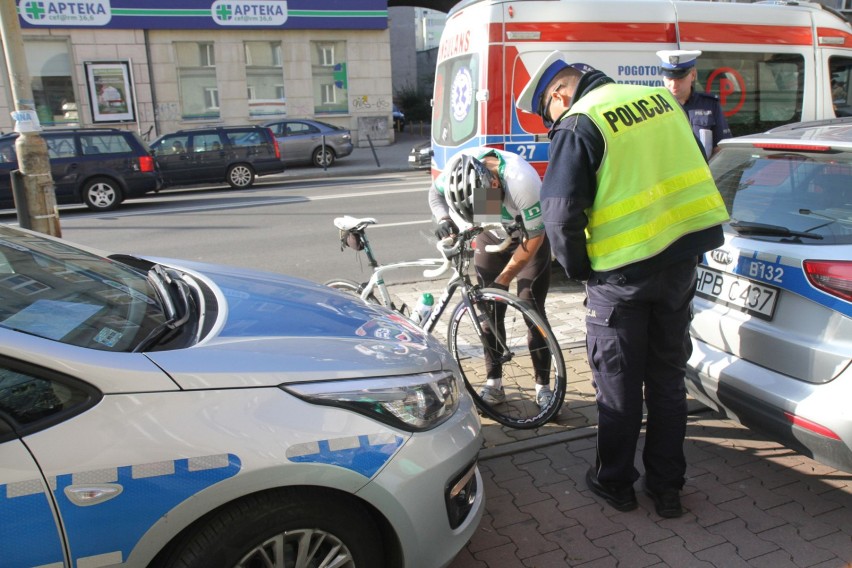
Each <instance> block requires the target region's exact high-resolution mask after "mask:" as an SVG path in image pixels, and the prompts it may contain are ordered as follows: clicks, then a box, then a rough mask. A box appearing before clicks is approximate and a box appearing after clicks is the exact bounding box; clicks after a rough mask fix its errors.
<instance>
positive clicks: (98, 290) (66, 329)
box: [0, 227, 165, 351]
mask: <svg viewBox="0 0 852 568" xmlns="http://www.w3.org/2000/svg"><path fill="white" fill-rule="evenodd" d="M164 321H165V317H164V316H163V311H162V307H161V304H160V302H159V301H158V300H157V295H156V292H155V290H154V288H153V287H152V285H151V284H150V283H149V282H148V279H147V278H146V275H145V274H143V273H140V272H138V271H136V270H133V269H131V268H130V267H127V266H125V265H123V264H121V263H117V262H111V261H108V260H106V259H103V258H101V257H99V256H96V255H93V254H89V253H87V252H85V251H81V250H79V249H76V248H72V247H70V246H68V245H66V244H64V243H61V242H53V241H44V240H40V239H33V238H28V237H27V236H25V235H23V236H22V235H20V234H17V233H14V232H12V231H9V230H8V229H5V228H3V227H0V326H2V327H6V328H9V329H15V330H18V331H22V332H24V333H28V334H30V335H35V336H38V337H43V338H45V339H51V340H54V341H58V342H61V343H67V344H71V345H76V346H80V347H89V348H92V349H99V350H105V351H124V350H128V349H130V348H131V347H132V346H134V345H136V344H138V343H139V342H140V341H141V339H142V338H144V337H146V336H147V335H148V334H149V333H151V331H152V330H154V329H156V328H157V327H159V326H161V325H162V324H163V323H164Z"/></svg>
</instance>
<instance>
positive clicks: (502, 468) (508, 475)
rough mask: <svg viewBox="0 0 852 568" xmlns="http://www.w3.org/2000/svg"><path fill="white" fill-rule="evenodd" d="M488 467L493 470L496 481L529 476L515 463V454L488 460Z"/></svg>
mask: <svg viewBox="0 0 852 568" xmlns="http://www.w3.org/2000/svg"><path fill="white" fill-rule="evenodd" d="M487 467H488V469H489V470H490V471H491V474H492V477H493V478H494V482H495V483H498V484H499V483H500V482H502V481H506V480H509V479H517V478H519V477H529V474H528V473H527V472H525V471H524V470H522V469H521V468H519V467H518V466H517V465H515V462H514V459H513V456H504V457H499V458H495V459H490V460H488V466H487Z"/></svg>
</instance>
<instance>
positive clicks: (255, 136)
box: [225, 129, 267, 147]
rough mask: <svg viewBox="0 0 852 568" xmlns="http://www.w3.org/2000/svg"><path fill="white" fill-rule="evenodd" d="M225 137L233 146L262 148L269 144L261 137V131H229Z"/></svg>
mask: <svg viewBox="0 0 852 568" xmlns="http://www.w3.org/2000/svg"><path fill="white" fill-rule="evenodd" d="M225 135H226V136H227V138H228V142H230V144H231V145H232V146H242V147H251V146H262V145H264V144H266V142H267V141H266V139H265V138H263V136H261V133H260V130H259V129H251V130H228V131H226V133H225Z"/></svg>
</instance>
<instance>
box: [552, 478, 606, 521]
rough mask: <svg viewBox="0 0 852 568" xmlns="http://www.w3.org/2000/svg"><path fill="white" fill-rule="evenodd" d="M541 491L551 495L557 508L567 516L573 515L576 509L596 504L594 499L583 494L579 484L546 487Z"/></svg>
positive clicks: (555, 484) (569, 482) (571, 483)
mask: <svg viewBox="0 0 852 568" xmlns="http://www.w3.org/2000/svg"><path fill="white" fill-rule="evenodd" d="M541 490H542V491H544V492H545V493H548V494H550V496H551V497H553V499H554V500H555V501H556V506H557V508H558V509H559V510H560V511H562V512H563V513H565V514H571V512H572V511H573V510H575V509H578V508H580V507H588V506H589V505H591V504H593V503H594V499H591V498H590V497H589V496H588V495H586V494H584V493H583V492H581V491H580V490H579V488H578V487H577V484H576V483H574V482H572V481H565V482H562V483H554V484H553V485H546V486H545V487H542V488H541Z"/></svg>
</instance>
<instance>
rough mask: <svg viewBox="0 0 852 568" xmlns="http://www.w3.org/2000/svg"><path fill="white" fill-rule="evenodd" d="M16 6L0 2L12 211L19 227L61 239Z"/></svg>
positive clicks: (47, 160)
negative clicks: (12, 133) (11, 135)
mask: <svg viewBox="0 0 852 568" xmlns="http://www.w3.org/2000/svg"><path fill="white" fill-rule="evenodd" d="M16 4H17V3H16V2H14V1H6V0H2V1H0V34H2V39H3V47H4V52H5V55H6V67H7V68H8V70H9V84H10V85H11V87H12V97H13V98H14V100H15V111H14V112H13V113H12V116H13V118H14V119H15V130H17V131H18V132H19V134H20V135H19V136H18V139H17V140H16V141H15V152H16V153H17V155H18V167H19V170H16V171H15V172H12V184H13V187H14V188H15V209H16V210H17V212H18V222H19V224H20V225H21V226H22V227H25V228H29V229H33V230H35V231H39V232H41V233H45V234H48V235H53V236H55V237H59V236H62V235H61V231H60V228H59V211H58V209H57V208H56V193H55V191H54V189H53V178H52V177H51V175H50V160H49V159H48V157H47V144H46V143H45V141H44V138H42V137H41V135H40V134H39V131H40V130H41V126H40V125H39V122H38V115H37V114H36V110H35V100H34V98H33V91H32V85H31V84H30V74H29V71H28V70H27V59H26V56H25V54H24V40H23V38H22V36H21V23H20V22H19V21H18V10H17V6H16ZM22 201H23V203H22Z"/></svg>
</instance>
